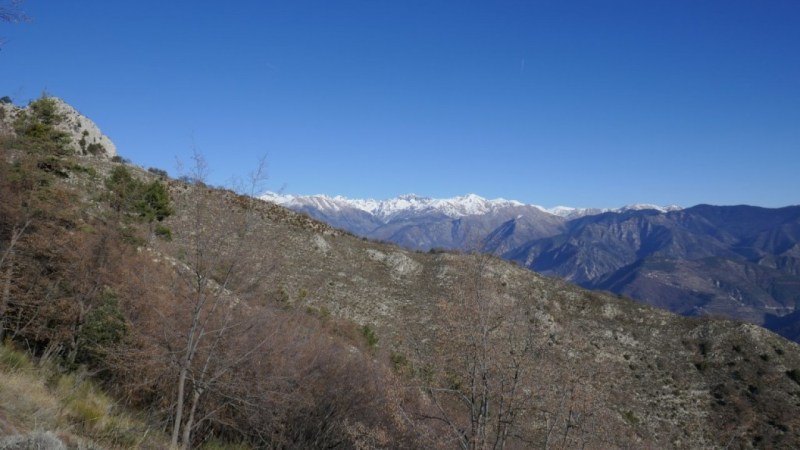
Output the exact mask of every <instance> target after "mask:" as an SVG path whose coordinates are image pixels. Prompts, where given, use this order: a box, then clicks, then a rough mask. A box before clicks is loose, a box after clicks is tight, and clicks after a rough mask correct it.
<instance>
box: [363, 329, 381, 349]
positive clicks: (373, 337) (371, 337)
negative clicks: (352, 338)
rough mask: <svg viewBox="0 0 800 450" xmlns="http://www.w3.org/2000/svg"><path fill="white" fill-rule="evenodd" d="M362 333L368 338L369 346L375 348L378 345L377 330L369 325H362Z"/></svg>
mask: <svg viewBox="0 0 800 450" xmlns="http://www.w3.org/2000/svg"><path fill="white" fill-rule="evenodd" d="M361 334H362V335H363V336H364V338H365V339H366V340H367V346H368V347H369V348H375V347H377V346H378V335H377V334H376V333H375V330H373V329H372V327H370V326H369V325H364V326H363V327H361Z"/></svg>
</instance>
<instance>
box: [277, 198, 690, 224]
mask: <svg viewBox="0 0 800 450" xmlns="http://www.w3.org/2000/svg"><path fill="white" fill-rule="evenodd" d="M261 199H262V200H266V201H269V202H272V203H276V204H279V205H282V206H286V207H288V208H293V209H303V208H314V209H318V210H322V211H329V212H339V211H346V210H354V209H355V210H360V211H363V212H366V213H368V214H370V215H372V216H374V217H376V218H378V219H380V220H382V221H389V220H391V219H392V218H395V217H398V216H400V215H409V214H414V215H422V214H442V215H445V216H448V217H452V218H457V217H463V216H472V215H482V214H489V213H491V212H493V211H497V210H499V209H501V208H509V207H526V206H527V207H532V208H536V209H538V210H540V211H543V212H546V213H549V214H553V215H556V216H559V217H564V218H567V219H572V218H576V217H581V216H587V215H595V214H602V213H605V212H624V211H632V210H645V209H654V210H657V211H659V212H668V211H675V210H679V209H681V208H680V207H678V206H674V205H672V206H666V207H662V206H656V205H648V204H633V205H628V206H623V207H622V208H615V209H610V208H602V209H601V208H573V207H568V206H557V207H555V208H549V209H548V208H544V207H541V206H538V205H526V204H524V203H521V202H518V201H516V200H506V199H503V198H497V199H494V200H487V199H485V198H483V197H481V196H480V195H477V194H467V195H462V196H459V197H452V198H445V199H435V198H430V197H423V196H420V195H417V194H403V195H400V196H397V197H395V198H391V199H387V200H373V199H349V198H346V197H342V196H339V195H337V196H336V197H330V196H327V195H309V196H294V195H283V194H276V193H274V192H267V193H266V194H264V195H262V196H261Z"/></svg>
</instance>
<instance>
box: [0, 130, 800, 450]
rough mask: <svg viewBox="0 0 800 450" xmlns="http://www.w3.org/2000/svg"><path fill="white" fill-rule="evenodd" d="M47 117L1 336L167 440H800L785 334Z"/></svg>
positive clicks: (564, 443) (16, 232)
mask: <svg viewBox="0 0 800 450" xmlns="http://www.w3.org/2000/svg"><path fill="white" fill-rule="evenodd" d="M25 124H27V125H26V126H30V123H29V122H25ZM36 130H37V132H36V133H37V134H36V136H34V137H31V138H29V139H27V138H25V135H24V133H21V132H20V130H19V129H18V130H17V134H15V135H11V136H6V137H5V138H4V139H3V141H2V146H0V149H1V150H0V151H2V154H0V199H2V201H0V257H2V259H1V260H0V283H2V284H1V285H0V288H2V289H1V290H0V292H2V303H0V321H1V322H0V324H2V327H0V329H1V330H2V331H0V332H2V333H4V334H5V337H6V339H8V341H9V342H10V343H11V344H13V345H15V346H17V347H18V348H22V349H25V350H26V351H28V352H29V353H30V354H31V355H33V356H34V357H35V358H36V359H37V360H40V361H45V362H48V361H52V362H56V363H57V364H58V367H60V369H59V370H60V371H61V373H62V374H65V375H70V374H86V376H87V377H89V378H91V379H92V380H94V383H97V384H98V385H101V386H103V387H105V389H106V390H107V391H108V392H109V393H110V394H111V395H112V396H113V397H114V398H115V399H116V402H118V403H119V404H120V405H123V406H125V407H130V408H135V409H136V410H138V411H141V414H142V416H143V417H144V419H143V421H144V422H143V423H146V425H141V426H140V427H144V428H140V429H146V430H148V431H147V432H148V433H150V434H152V435H158V439H157V441H156V442H161V443H164V442H169V444H164V445H171V446H173V447H183V448H188V447H192V448H197V447H202V446H207V447H208V448H219V447H220V446H226V445H227V446H229V447H230V448H239V447H235V446H240V447H241V448H322V447H340V448H465V449H488V448H547V449H554V448H604V449H605V448H697V447H704V448H723V447H726V446H727V447H728V448H756V447H785V448H789V447H795V446H797V445H799V444H800V419H798V415H797V414H796V412H797V411H798V410H800V349H798V346H797V344H794V343H791V342H788V341H786V340H784V339H781V338H779V337H777V336H775V335H773V334H771V333H769V332H767V331H765V330H763V329H760V328H758V327H754V326H751V325H744V324H736V323H732V322H726V321H717V320H710V319H703V320H698V319H687V318H681V317H677V316H674V315H672V314H669V313H666V312H663V311H659V310H656V309H652V308H649V307H646V306H642V305H637V304H635V303H633V302H631V301H628V300H624V299H617V298H613V297H610V296H607V295H603V294H597V293H589V292H587V291H584V290H581V289H578V288H576V287H574V286H571V285H568V284H565V283H561V282H559V281H557V280H551V279H546V278H543V277H541V276H538V275H536V274H534V273H531V272H529V271H527V270H524V269H522V268H520V267H517V266H514V265H512V264H509V263H507V262H504V261H501V260H499V259H497V258H493V257H489V256H485V255H458V254H450V253H433V254H422V253H414V252H407V251H404V250H402V249H400V248H398V247H395V246H391V245H385V244H379V243H374V242H369V241H365V240H362V239H358V238H356V237H354V236H352V235H349V234H347V233H343V232H340V231H337V230H334V229H331V228H330V227H328V226H326V225H324V224H321V223H319V222H316V221H313V220H311V219H309V218H308V217H306V216H302V215H299V214H295V213H292V212H290V211H288V210H285V209H283V208H280V207H278V206H275V205H271V204H266V203H263V202H259V201H256V200H254V199H253V197H251V196H247V195H242V194H240V193H236V192H233V191H230V190H220V189H212V188H209V187H207V186H206V185H205V184H203V183H202V178H203V176H202V175H203V165H202V160H199V159H198V160H197V163H196V164H195V167H196V169H197V171H196V172H195V173H193V174H192V176H191V177H188V179H189V180H190V181H191V182H189V183H186V182H179V181H173V180H166V179H161V178H160V177H158V176H156V175H158V174H155V173H148V172H146V171H143V170H140V169H138V168H136V167H133V166H127V165H123V164H120V163H114V162H111V161H106V160H103V159H96V158H93V157H80V156H74V155H69V154H64V153H63V152H61V151H55V152H54V151H52V150H53V146H58V145H59V144H58V140H57V139H56V140H52V139H50V138H52V136H51V135H50V134H48V130H47V128H46V127H45V128H44V129H42V128H41V127H38V128H36ZM37 139H38V140H37ZM41 139H45V140H47V139H50V140H49V141H47V142H46V145H44V144H42V145H40V144H41V142H40V140H41ZM258 180H259V177H258V176H256V177H255V178H254V180H253V181H254V185H256V184H257V181H258ZM162 189H163V191H162ZM165 193H168V197H169V199H168V200H169V205H166V204H164V201H165V198H164V194H165ZM19 376H25V375H24V374H23V375H18V374H15V375H14V377H19ZM70 376H71V375H70ZM9 379H11V378H9ZM42 386H44V388H45V389H48V388H47V387H46V384H43V385H42ZM38 392H39V391H38V390H32V391H31V392H30V394H29V395H30V400H31V401H38V400H36V398H38V396H39V394H38ZM3 395H6V394H3V391H0V396H3ZM109 401H110V400H109ZM20 404H23V403H20ZM90 410H91V408H88V409H86V411H89V412H91V411H90ZM20 411H21V410H20ZM20 411H18V410H10V409H8V408H7V407H4V406H3V404H2V403H0V425H3V423H11V422H12V421H13V422H14V423H15V424H16V425H14V427H15V428H16V429H17V430H16V431H28V430H30V428H28V429H25V427H23V425H24V423H23V422H24V421H22V422H20V421H19V420H18V419H17V418H14V417H10V416H24V415H25V414H27V413H25V412H24V411H22V412H20ZM98 417H100V416H98ZM98 420H99V419H98ZM53 423H54V424H55V425H53V426H58V421H55V422H53ZM104 429H105V428H104ZM86 430H88V431H86V433H92V432H93V431H92V428H91V427H87V428H86ZM16 431H15V430H11V429H10V427H7V426H5V427H0V433H10V432H16ZM123 435H124V433H123ZM99 439H103V438H102V436H100V437H99ZM101 442H104V441H101ZM107 442H112V441H107ZM107 445H109V446H116V447H119V448H135V447H136V446H137V445H140V444H136V443H130V442H129V443H128V444H126V441H125V440H124V439H119V440H118V441H113V442H112V443H111V444H107ZM126 445H127V447H126Z"/></svg>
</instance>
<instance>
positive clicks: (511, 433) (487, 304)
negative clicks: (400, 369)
mask: <svg viewBox="0 0 800 450" xmlns="http://www.w3.org/2000/svg"><path fill="white" fill-rule="evenodd" d="M492 259H493V258H492V257H491V256H488V255H483V254H473V255H471V256H470V257H469V260H468V262H467V263H465V266H464V267H463V268H462V269H463V271H462V273H463V277H464V279H463V280H461V283H460V286H459V287H458V288H456V289H455V292H456V295H455V298H454V299H450V300H449V301H444V302H442V303H441V305H440V312H441V315H442V317H443V333H442V340H443V341H444V342H442V343H441V346H440V347H441V348H443V349H446V350H445V354H444V355H443V358H442V362H443V363H444V365H445V367H448V368H450V370H452V372H450V373H445V374H444V376H443V377H442V378H440V379H439V380H438V383H437V384H436V385H432V386H429V387H427V388H426V390H427V392H428V394H429V397H430V400H431V402H432V404H433V405H434V412H433V413H432V414H431V415H430V416H429V417H428V418H431V419H436V420H438V421H440V422H442V423H444V424H445V425H446V427H447V428H449V429H450V431H451V435H452V438H453V440H454V441H455V442H456V443H457V445H458V447H460V448H462V449H465V450H472V449H490V448H491V449H503V448H505V447H506V445H507V443H508V442H509V441H511V440H513V439H516V440H519V439H521V438H523V436H522V433H521V431H522V430H521V429H520V428H519V426H518V425H519V421H520V419H521V418H522V417H523V416H524V415H525V414H526V413H527V411H528V410H529V408H530V407H531V404H532V400H533V394H534V390H533V386H532V385H531V374H532V372H533V369H534V364H535V361H534V359H535V353H536V344H535V340H534V335H533V333H532V328H531V326H530V323H528V321H527V315H526V311H525V308H526V307H525V303H524V300H520V299H516V298H512V297H508V296H505V295H503V294H502V293H501V292H500V291H499V290H498V286H499V284H498V283H496V280H493V279H491V278H492V274H491V271H492V268H491V264H490V262H491V260H492Z"/></svg>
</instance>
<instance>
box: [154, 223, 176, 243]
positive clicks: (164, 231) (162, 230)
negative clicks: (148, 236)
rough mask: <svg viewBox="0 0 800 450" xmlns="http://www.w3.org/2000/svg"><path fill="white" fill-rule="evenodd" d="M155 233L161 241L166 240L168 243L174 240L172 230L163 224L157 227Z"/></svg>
mask: <svg viewBox="0 0 800 450" xmlns="http://www.w3.org/2000/svg"><path fill="white" fill-rule="evenodd" d="M154 232H155V234H156V236H157V237H159V238H161V239H163V240H165V241H167V242H169V241H171V240H172V230H170V229H169V227H167V226H165V225H163V224H158V225H156V229H155V231H154Z"/></svg>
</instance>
